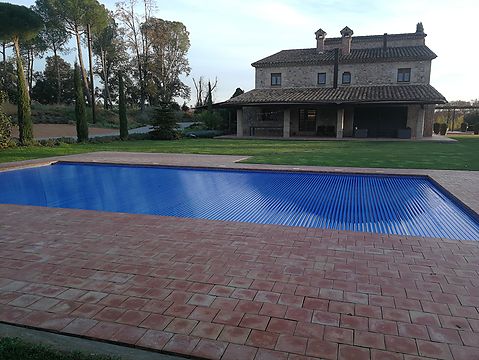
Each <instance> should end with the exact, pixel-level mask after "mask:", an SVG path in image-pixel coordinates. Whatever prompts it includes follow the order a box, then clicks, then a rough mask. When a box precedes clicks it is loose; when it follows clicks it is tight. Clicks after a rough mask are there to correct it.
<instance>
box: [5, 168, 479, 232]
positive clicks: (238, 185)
mask: <svg viewBox="0 0 479 360" xmlns="http://www.w3.org/2000/svg"><path fill="white" fill-rule="evenodd" d="M0 203H2V204H20V205H37V206H48V207H55V208H74V209H86V210H100V211H112V212H126V213H134V214H153V215H163V216H179V217H186V218H201V219H210V220H228V221H240V222H251V223H259V224H280V225H288V226H304V227H310V228H326V229H335V230H351V231H363V232H373V233H384V234H397V235H414V236H426V237H442V238H449V239H465V240H479V222H478V221H477V219H475V218H474V217H473V216H472V215H471V214H470V213H468V212H467V211H466V210H465V209H464V208H462V207H461V206H460V205H459V204H457V203H456V202H454V201H453V200H452V199H450V198H449V197H448V196H446V194H445V193H443V192H442V191H441V190H440V189H438V188H437V187H436V186H435V185H434V184H433V183H432V182H431V181H430V180H429V179H427V178H425V177H405V176H378V175H356V174H354V175H352V174H334V173H294V172H267V171H242V170H241V171H240V170H216V169H215V170H212V169H197V168H194V169H193V168H167V167H148V166H131V165H106V164H80V163H56V164H53V165H49V166H42V167H36V168H27V169H21V170H12V171H5V172H0Z"/></svg>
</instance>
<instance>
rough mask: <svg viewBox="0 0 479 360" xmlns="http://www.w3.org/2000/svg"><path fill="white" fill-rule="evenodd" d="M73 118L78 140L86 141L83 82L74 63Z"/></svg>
mask: <svg viewBox="0 0 479 360" xmlns="http://www.w3.org/2000/svg"><path fill="white" fill-rule="evenodd" d="M74 77H75V120H76V125H77V138H78V142H84V141H88V124H87V121H86V113H85V97H84V96H83V83H82V79H81V75H80V68H79V67H78V64H75V74H74Z"/></svg>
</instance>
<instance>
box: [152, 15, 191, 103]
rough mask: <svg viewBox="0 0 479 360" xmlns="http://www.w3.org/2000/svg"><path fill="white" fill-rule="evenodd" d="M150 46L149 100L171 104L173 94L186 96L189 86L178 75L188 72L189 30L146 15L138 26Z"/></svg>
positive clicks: (173, 22) (174, 22)
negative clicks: (144, 20)
mask: <svg viewBox="0 0 479 360" xmlns="http://www.w3.org/2000/svg"><path fill="white" fill-rule="evenodd" d="M142 30H143V31H144V32H145V33H146V34H147V36H148V39H149V41H150V46H151V54H150V56H149V62H148V70H149V71H150V76H151V80H150V81H149V83H148V91H149V97H150V103H152V104H154V103H155V102H158V101H159V102H160V103H171V101H172V100H173V98H174V97H184V98H189V96H190V88H189V87H188V86H187V85H186V84H184V83H183V82H182V81H181V79H180V77H181V76H183V75H185V76H187V75H189V73H190V66H189V63H188V58H187V56H186V55H187V53H188V49H189V48H190V40H189V33H188V31H187V30H186V27H185V25H183V24H182V23H181V22H177V21H167V20H163V19H158V18H150V19H149V20H148V21H147V22H146V23H144V24H143V25H142Z"/></svg>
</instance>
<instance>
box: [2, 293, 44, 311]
mask: <svg viewBox="0 0 479 360" xmlns="http://www.w3.org/2000/svg"><path fill="white" fill-rule="evenodd" d="M19 295H20V294H19ZM40 299H42V297H41V296H37V295H28V294H22V295H20V296H18V297H17V298H16V299H14V300H12V301H10V302H9V303H8V305H11V306H18V307H25V308H26V307H28V306H30V305H32V304H33V303H34V302H36V301H38V300H40Z"/></svg>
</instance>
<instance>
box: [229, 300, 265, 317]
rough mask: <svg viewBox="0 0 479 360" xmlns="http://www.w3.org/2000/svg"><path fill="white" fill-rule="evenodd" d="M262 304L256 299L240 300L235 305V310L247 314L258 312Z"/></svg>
mask: <svg viewBox="0 0 479 360" xmlns="http://www.w3.org/2000/svg"><path fill="white" fill-rule="evenodd" d="M262 306H263V303H260V302H257V301H248V300H240V301H239V302H238V305H236V307H235V311H239V312H244V313H248V314H258V313H259V311H260V310H261V307H262Z"/></svg>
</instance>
